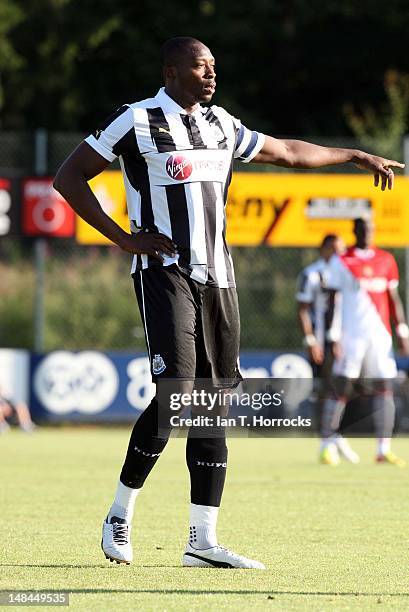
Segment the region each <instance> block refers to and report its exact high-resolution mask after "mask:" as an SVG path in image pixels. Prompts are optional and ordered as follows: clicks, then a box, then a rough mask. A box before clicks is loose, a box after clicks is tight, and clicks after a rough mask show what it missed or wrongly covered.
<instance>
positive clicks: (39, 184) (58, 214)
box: [23, 178, 75, 238]
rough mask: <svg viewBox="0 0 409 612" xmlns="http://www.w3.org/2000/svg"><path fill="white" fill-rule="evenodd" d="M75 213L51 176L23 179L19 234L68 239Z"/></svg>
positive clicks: (73, 226)
mask: <svg viewBox="0 0 409 612" xmlns="http://www.w3.org/2000/svg"><path fill="white" fill-rule="evenodd" d="M74 230H75V213H74V211H73V210H72V208H71V207H70V206H69V205H68V204H67V202H66V201H65V200H64V198H63V197H62V196H61V195H60V194H59V193H58V192H57V191H56V190H55V189H54V187H53V185H52V179H51V178H30V179H26V180H25V181H24V182H23V234H25V235H26V236H57V237H59V238H71V237H72V236H73V235H74Z"/></svg>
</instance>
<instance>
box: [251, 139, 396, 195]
mask: <svg viewBox="0 0 409 612" xmlns="http://www.w3.org/2000/svg"><path fill="white" fill-rule="evenodd" d="M252 161H253V162H255V163H259V164H273V165H275V166H285V167H286V168H320V167H322V166H332V165H336V164H345V163H353V164H355V165H356V166H358V168H362V169H364V170H369V171H370V172H372V173H373V175H374V184H375V187H377V186H378V185H379V182H380V184H381V189H382V191H384V190H385V189H386V186H388V188H389V189H392V188H393V180H394V173H393V170H392V168H404V167H405V164H401V163H400V162H397V161H394V160H393V159H385V158H383V157H378V156H377V155H370V154H369V153H365V152H364V151H359V150H358V149H338V148H334V147H321V146H319V145H315V144H312V143H310V142H304V141H302V140H280V139H277V138H272V137H271V136H266V138H265V143H264V146H263V147H262V149H261V150H260V152H259V153H258V154H257V155H256V156H255V157H254V158H253V159H252Z"/></svg>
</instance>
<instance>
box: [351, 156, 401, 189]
mask: <svg viewBox="0 0 409 612" xmlns="http://www.w3.org/2000/svg"><path fill="white" fill-rule="evenodd" d="M355 165H356V166H357V167H358V168H361V169H362V170H370V171H371V172H373V175H374V185H375V187H378V185H379V181H381V189H382V191H385V189H386V186H388V189H393V182H394V178H395V175H394V173H393V170H392V168H404V167H405V164H401V163H400V162H397V161H394V160H393V159H385V158H384V157H378V156H377V155H370V154H369V153H364V152H363V151H359V152H358V160H357V161H356V162H355Z"/></svg>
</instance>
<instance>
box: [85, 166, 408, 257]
mask: <svg viewBox="0 0 409 612" xmlns="http://www.w3.org/2000/svg"><path fill="white" fill-rule="evenodd" d="M90 185H91V188H92V189H93V191H94V193H95V195H96V196H97V198H98V199H99V201H100V202H101V204H102V206H103V208H104V210H105V211H106V212H107V213H108V214H109V215H110V216H111V217H112V218H113V219H114V220H115V221H116V222H117V223H118V224H119V225H120V226H121V227H123V228H124V229H125V230H128V231H129V221H128V217H127V212H126V200H125V189H124V185H123V181H122V176H121V173H120V172H119V171H106V172H103V173H102V174H100V175H99V176H97V177H95V178H94V179H92V181H91V182H90ZM226 213H227V241H228V243H229V244H231V245H237V246H239V245H242V246H256V245H259V244H266V245H269V246H297V247H307V246H317V245H318V244H319V243H320V241H321V240H322V238H323V237H324V235H325V234H328V233H338V234H340V235H341V236H342V237H343V238H344V240H345V241H346V242H347V244H348V243H351V242H352V241H353V236H352V223H351V219H353V218H355V217H359V216H361V215H362V214H368V213H370V214H372V215H373V218H374V220H375V225H376V234H375V241H376V244H377V245H379V246H385V247H406V246H409V177H402V176H399V177H397V178H396V180H395V187H394V189H393V191H381V190H380V189H379V188H375V187H374V186H373V178H372V176H371V175H369V174H359V175H358V174H315V173H314V174H310V173H308V174H302V173H299V174H297V173H291V174H290V173H285V174H274V173H258V172H257V173H255V172H254V173H253V172H246V173H240V172H238V173H235V174H234V175H233V180H232V183H231V186H230V190H229V197H228V201H227V209H226ZM77 240H78V242H80V243H81V244H109V241H108V240H107V239H106V238H105V237H104V236H102V235H101V234H100V233H99V232H97V231H96V230H94V229H93V228H92V227H90V226H89V225H88V224H87V223H85V221H82V220H81V219H79V220H78V223H77Z"/></svg>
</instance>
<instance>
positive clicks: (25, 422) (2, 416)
mask: <svg viewBox="0 0 409 612" xmlns="http://www.w3.org/2000/svg"><path fill="white" fill-rule="evenodd" d="M14 424H16V425H18V426H19V427H20V429H22V430H23V431H25V432H26V433H31V432H32V431H33V430H34V429H35V427H36V426H35V425H34V423H33V421H32V420H31V416H30V410H29V408H28V406H27V404H26V403H25V402H22V401H20V402H13V401H12V400H10V399H9V398H8V397H5V396H4V395H3V393H2V390H1V388H0V434H2V433H5V432H7V431H8V430H9V429H10V425H14Z"/></svg>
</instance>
